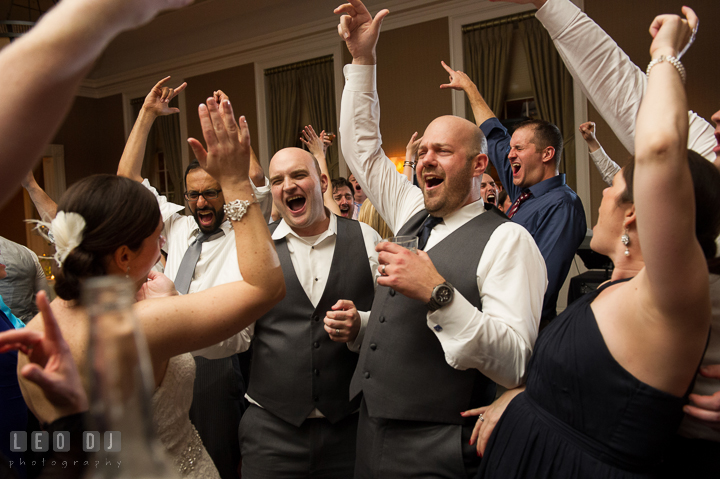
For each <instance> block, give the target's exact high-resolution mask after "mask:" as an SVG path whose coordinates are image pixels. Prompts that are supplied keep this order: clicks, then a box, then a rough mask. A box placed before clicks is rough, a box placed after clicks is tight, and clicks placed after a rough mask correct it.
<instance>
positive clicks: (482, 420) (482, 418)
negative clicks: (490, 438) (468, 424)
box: [478, 414, 485, 422]
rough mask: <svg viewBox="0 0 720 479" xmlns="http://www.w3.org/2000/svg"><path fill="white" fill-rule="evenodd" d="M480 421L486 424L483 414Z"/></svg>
mask: <svg viewBox="0 0 720 479" xmlns="http://www.w3.org/2000/svg"><path fill="white" fill-rule="evenodd" d="M478 419H480V422H485V418H484V417H483V415H482V414H480V417H479V418H478Z"/></svg>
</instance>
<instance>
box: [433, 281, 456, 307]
mask: <svg viewBox="0 0 720 479" xmlns="http://www.w3.org/2000/svg"><path fill="white" fill-rule="evenodd" d="M454 295H455V288H453V286H452V285H451V284H450V283H448V282H447V281H445V282H444V283H440V284H438V285H437V286H435V288H433V291H432V294H431V295H430V302H428V303H427V308H428V309H429V310H430V311H431V312H433V311H437V310H438V309H440V308H442V307H443V306H447V305H448V304H450V303H451V302H452V300H453V296H454Z"/></svg>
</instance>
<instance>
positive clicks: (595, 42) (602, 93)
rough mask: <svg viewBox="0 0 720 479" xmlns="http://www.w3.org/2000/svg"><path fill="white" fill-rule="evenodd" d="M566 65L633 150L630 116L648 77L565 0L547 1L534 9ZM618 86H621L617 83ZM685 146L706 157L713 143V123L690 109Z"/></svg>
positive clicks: (710, 157)
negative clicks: (537, 8)
mask: <svg viewBox="0 0 720 479" xmlns="http://www.w3.org/2000/svg"><path fill="white" fill-rule="evenodd" d="M535 16H536V18H537V19H538V20H540V22H542V24H543V25H544V26H545V28H546V29H547V31H548V33H549V34H550V37H551V38H552V40H553V42H554V43H555V47H556V48H557V50H558V53H560V56H561V57H562V59H563V61H564V62H565V66H566V67H567V68H568V70H569V71H570V73H571V74H572V76H573V77H574V78H575V80H576V81H577V82H578V83H579V84H580V85H581V87H582V91H583V93H585V95H586V96H587V97H588V99H589V100H590V102H591V103H592V104H593V106H594V107H595V109H596V110H597V111H598V112H599V113H600V115H601V116H602V117H603V118H604V119H605V121H607V122H608V125H610V128H611V129H612V131H613V132H614V133H615V135H617V137H618V139H619V140H620V141H621V142H622V144H623V146H625V148H626V149H627V150H628V151H629V152H630V153H631V154H634V153H635V118H636V116H637V112H638V110H639V108H640V101H641V100H642V97H643V95H644V94H645V88H646V87H647V76H646V75H645V73H644V72H643V71H642V70H641V69H640V68H638V66H637V65H635V64H634V63H633V62H632V61H631V60H630V58H629V57H628V56H627V55H626V54H625V52H623V51H622V49H620V47H619V46H618V45H617V43H615V41H614V40H613V39H612V38H610V36H609V35H608V34H607V33H605V31H604V30H603V29H602V28H600V26H599V25H598V24H596V23H595V22H594V21H592V20H591V19H590V18H589V17H588V16H587V15H585V14H584V13H583V12H582V11H581V10H580V9H579V8H578V7H577V6H575V4H573V3H572V2H571V1H570V0H548V1H547V3H545V5H543V6H542V8H540V9H539V10H538V11H537V13H536V14H535ZM618 85H622V87H620V88H619V87H618ZM688 115H689V120H690V129H689V135H688V148H690V149H692V150H694V151H696V152H698V153H700V154H701V155H703V156H704V157H705V158H707V159H708V160H710V161H714V160H715V153H713V151H712V149H713V147H714V146H715V145H717V143H716V142H715V138H714V136H713V129H712V126H711V125H710V124H709V123H708V122H707V121H705V120H704V119H702V118H700V117H699V116H697V115H696V114H695V113H693V112H692V111H690V112H688Z"/></svg>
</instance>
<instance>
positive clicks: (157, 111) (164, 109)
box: [142, 76, 187, 117]
mask: <svg viewBox="0 0 720 479" xmlns="http://www.w3.org/2000/svg"><path fill="white" fill-rule="evenodd" d="M168 80H170V77H169V76H167V77H165V78H163V79H162V80H160V81H159V82H157V83H156V84H155V86H154V87H153V88H152V90H150V93H148V94H147V96H146V97H145V101H144V102H143V106H142V109H143V110H145V111H146V112H147V113H150V114H153V115H155V116H156V117H158V116H165V115H172V114H173V113H180V109H179V108H170V100H172V99H173V98H175V97H176V96H177V95H178V94H179V93H180V92H181V91H183V90H184V89H185V87H187V83H183V84H182V85H180V86H177V87H175V88H170V87H166V86H165V83H167V81H168Z"/></svg>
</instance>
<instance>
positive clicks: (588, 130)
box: [580, 121, 595, 141]
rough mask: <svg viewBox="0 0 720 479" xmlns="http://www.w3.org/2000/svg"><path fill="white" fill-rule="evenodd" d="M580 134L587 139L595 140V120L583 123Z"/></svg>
mask: <svg viewBox="0 0 720 479" xmlns="http://www.w3.org/2000/svg"><path fill="white" fill-rule="evenodd" d="M580 134H581V135H582V137H583V138H584V139H585V141H594V140H595V122H594V121H586V122H585V123H583V124H582V125H580Z"/></svg>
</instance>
